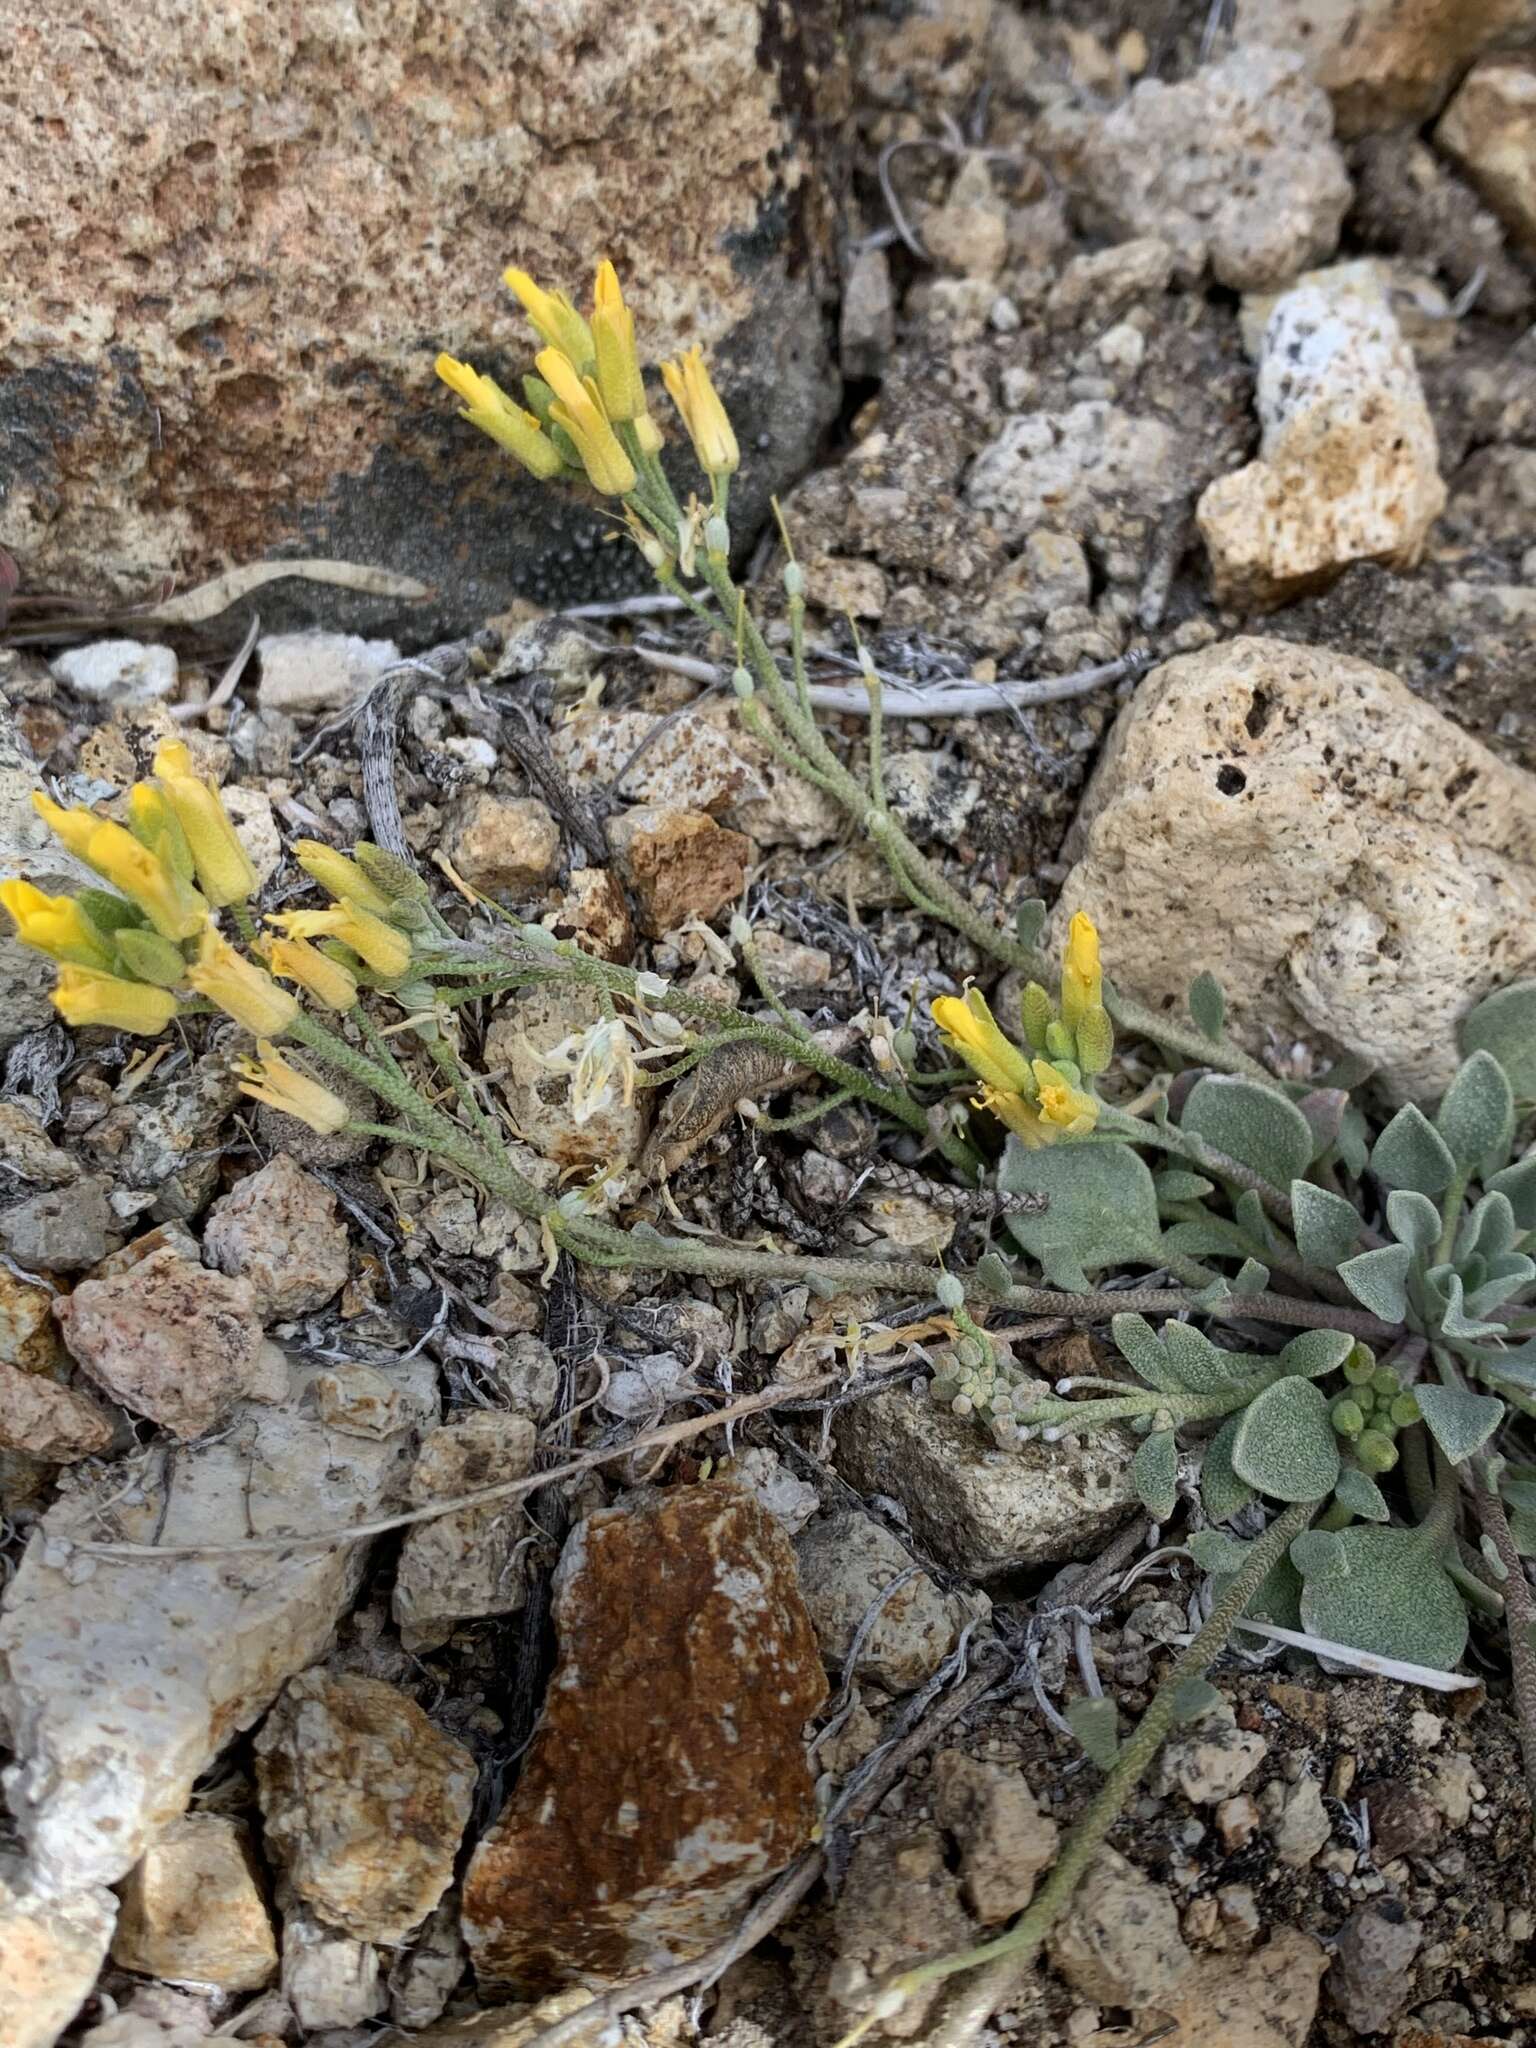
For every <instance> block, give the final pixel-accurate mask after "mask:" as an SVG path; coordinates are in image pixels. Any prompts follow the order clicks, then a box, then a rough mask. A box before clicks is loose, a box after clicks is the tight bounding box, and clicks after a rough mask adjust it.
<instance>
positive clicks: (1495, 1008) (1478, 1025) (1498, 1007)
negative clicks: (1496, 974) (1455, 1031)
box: [1459, 981, 1536, 1102]
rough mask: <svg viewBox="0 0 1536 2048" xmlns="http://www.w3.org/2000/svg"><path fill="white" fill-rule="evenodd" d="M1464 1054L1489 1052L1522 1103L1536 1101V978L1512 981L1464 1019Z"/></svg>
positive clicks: (1475, 1007) (1462, 1037)
mask: <svg viewBox="0 0 1536 2048" xmlns="http://www.w3.org/2000/svg"><path fill="white" fill-rule="evenodd" d="M1459 1036H1460V1039H1461V1049H1462V1051H1463V1052H1464V1053H1474V1052H1489V1053H1492V1055H1493V1057H1494V1058H1495V1059H1496V1060H1497V1061H1498V1063H1499V1065H1500V1066H1501V1067H1502V1068H1503V1069H1504V1072H1505V1073H1506V1074H1507V1075H1508V1077H1509V1083H1510V1086H1511V1087H1512V1088H1513V1089H1514V1091H1515V1094H1516V1095H1517V1096H1518V1097H1519V1098H1520V1100H1521V1101H1522V1102H1530V1101H1532V1100H1536V981H1515V982H1511V983H1510V985H1509V987H1508V988H1501V989H1495V991H1494V993H1493V994H1492V995H1491V996H1484V997H1483V1000H1482V1001H1481V1002H1480V1003H1478V1004H1476V1005H1475V1006H1474V1008H1472V1009H1471V1010H1469V1011H1468V1013H1467V1015H1466V1016H1465V1017H1464V1018H1463V1019H1462V1023H1461V1031H1460V1033H1459Z"/></svg>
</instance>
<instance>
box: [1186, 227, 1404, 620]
mask: <svg viewBox="0 0 1536 2048" xmlns="http://www.w3.org/2000/svg"><path fill="white" fill-rule="evenodd" d="M1258 411H1259V418H1260V421H1261V422H1262V426H1263V436H1262V439H1261V441H1260V445H1259V456H1258V459H1257V461H1254V462H1250V463H1248V464H1246V465H1245V466H1244V467H1243V468H1242V469H1239V470H1235V471H1233V473H1232V474H1231V475H1230V476H1224V477H1218V478H1217V480H1216V482H1215V483H1213V484H1211V485H1209V486H1208V487H1207V489H1206V490H1205V492H1204V493H1203V494H1202V496H1201V499H1200V503H1199V506H1198V507H1197V511H1196V517H1197V520H1198V523H1199V527H1200V532H1201V536H1202V538H1203V539H1204V541H1205V545H1206V548H1207V549H1208V551H1209V553H1210V558H1211V583H1212V588H1213V591H1214V593H1215V596H1216V599H1217V602H1218V603H1220V604H1224V605H1229V606H1233V607H1256V608H1260V609H1263V608H1266V607H1269V606H1273V605H1278V604H1284V603H1285V602H1286V601H1287V600H1288V599H1290V598H1293V597H1296V596H1298V595H1300V594H1301V593H1303V592H1305V591H1308V590H1315V589H1318V588H1320V587H1321V586H1323V585H1325V584H1327V583H1329V582H1331V581H1332V579H1333V578H1334V577H1335V576H1337V575H1338V574H1339V573H1340V572H1341V571H1342V570H1344V569H1347V568H1348V567H1349V565H1350V564H1351V563H1352V562H1380V563H1383V564H1385V565H1386V566H1388V567H1389V568H1398V569H1402V568H1410V567H1412V565H1413V564H1414V563H1415V562H1416V561H1417V560H1418V559H1419V556H1420V555H1421V554H1422V553H1423V550H1424V543H1425V540H1426V538H1427V537H1428V534H1429V529H1430V527H1431V526H1432V525H1433V524H1434V522H1435V520H1436V519H1437V518H1438V517H1439V515H1440V513H1441V512H1442V511H1443V510H1444V507H1445V485H1444V484H1443V483H1442V482H1441V479H1440V468H1439V448H1438V444H1437V442H1436V439H1435V429H1434V423H1433V421H1432V420H1431V419H1430V416H1429V408H1428V407H1427V405H1426V404H1425V402H1424V393H1423V389H1422V387H1421V386H1420V383H1419V373H1418V370H1417V367H1416V366H1415V363H1414V360H1413V352H1412V350H1411V349H1410V348H1409V347H1408V345H1407V343H1406V342H1405V341H1404V340H1403V337H1402V333H1401V331H1400V330H1399V328H1398V324H1397V320H1396V317H1395V315H1394V314H1393V311H1392V307H1391V302H1390V300H1389V299H1388V297H1387V293H1386V290H1385V288H1384V286H1383V282H1382V277H1381V274H1380V272H1379V270H1378V269H1377V267H1376V266H1375V265H1374V264H1371V263H1341V264H1337V265H1335V266H1334V268H1333V269H1331V270H1325V271H1319V272H1317V273H1315V274H1314V275H1313V276H1311V277H1309V278H1306V279H1304V280H1303V281H1302V282H1301V283H1300V284H1298V285H1297V286H1296V287H1295V288H1294V289H1293V290H1291V291H1288V292H1285V293H1283V294H1282V295H1281V297H1280V298H1279V299H1277V300H1276V302H1275V306H1274V310H1273V311H1272V312H1271V314H1270V316H1269V321H1268V324H1267V326H1266V327H1265V330H1264V343H1263V355H1262V358H1261V361H1260V364H1259V378H1258Z"/></svg>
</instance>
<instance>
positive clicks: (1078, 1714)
mask: <svg viewBox="0 0 1536 2048" xmlns="http://www.w3.org/2000/svg"><path fill="white" fill-rule="evenodd" d="M1067 1726H1068V1727H1069V1728H1070V1729H1071V1730H1072V1733H1073V1734H1074V1735H1075V1736H1076V1737H1077V1739H1078V1741H1079V1742H1080V1743H1081V1744H1082V1746H1083V1754H1084V1755H1085V1756H1086V1757H1087V1759H1088V1761H1089V1762H1090V1763H1093V1764H1097V1765H1098V1767H1099V1769H1100V1770H1101V1771H1107V1770H1109V1769H1110V1768H1111V1766H1112V1765H1113V1763H1114V1761H1115V1758H1116V1757H1117V1756H1118V1755H1119V1753H1120V1716H1119V1714H1118V1712H1117V1711H1116V1708H1115V1703H1114V1701H1113V1700H1112V1699H1092V1698H1090V1697H1089V1696H1088V1695H1087V1694H1086V1693H1085V1694H1084V1695H1083V1696H1082V1697H1081V1698H1080V1699H1075V1700H1073V1701H1072V1702H1071V1704H1070V1705H1069V1706H1068V1708H1067Z"/></svg>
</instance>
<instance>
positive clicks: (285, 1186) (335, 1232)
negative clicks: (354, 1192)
mask: <svg viewBox="0 0 1536 2048" xmlns="http://www.w3.org/2000/svg"><path fill="white" fill-rule="evenodd" d="M203 1256H204V1258H205V1259H206V1260H207V1262H208V1263H209V1264H210V1265H211V1266H216V1267H217V1268H218V1270H219V1271H220V1272H221V1273H227V1274H231V1275H233V1276H235V1277H236V1278H239V1279H242V1280H244V1281H246V1282H247V1283H248V1284H249V1286H250V1288H251V1291H252V1293H253V1295H254V1296H255V1300H256V1308H257V1312H258V1314H260V1316H261V1317H262V1319H263V1320H264V1321H266V1322H272V1321H275V1320H279V1319H282V1318H286V1317H289V1316H297V1315H302V1314H304V1313H305V1312H306V1311H307V1310H310V1309H318V1308H323V1307H324V1306H325V1304H326V1303H327V1302H328V1301H329V1300H330V1298H331V1296H332V1295H333V1294H336V1293H338V1292H339V1291H340V1290H341V1289H342V1288H343V1287H344V1286H345V1285H346V1282H347V1272H348V1238H347V1226H346V1224H345V1223H344V1222H342V1221H341V1220H340V1218H339V1216H338V1214H337V1205H336V1197H335V1195H334V1194H333V1193H332V1191H331V1190H330V1189H329V1188H328V1187H327V1186H326V1185H325V1182H324V1181H321V1180H317V1179H316V1178H315V1176H314V1175H313V1174H312V1173H306V1172H305V1171H304V1170H303V1168H302V1167H300V1166H296V1165H295V1164H294V1162H293V1161H292V1160H291V1159H290V1158H289V1157H288V1155H287V1154H286V1153H283V1152H279V1153H277V1154H275V1155H274V1157H273V1158H272V1159H270V1160H269V1161H268V1163H267V1164H266V1165H265V1166H263V1167H261V1168H260V1169H258V1171H257V1172H255V1173H250V1174H247V1175H246V1177H245V1178H244V1180H242V1181H239V1182H237V1183H236V1185H235V1187H234V1188H233V1189H232V1190H231V1192H230V1193H229V1194H227V1195H225V1196H223V1197H222V1198H221V1199H220V1200H219V1201H217V1202H215V1203H214V1205H213V1208H212V1210H211V1211H210V1212H209V1216H208V1224H207V1228H206V1229H205V1230H204V1232H203Z"/></svg>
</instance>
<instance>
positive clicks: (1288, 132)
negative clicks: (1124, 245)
mask: <svg viewBox="0 0 1536 2048" xmlns="http://www.w3.org/2000/svg"><path fill="white" fill-rule="evenodd" d="M1033 147H1034V148H1035V149H1036V151H1037V152H1038V153H1040V154H1041V155H1042V156H1043V158H1044V159H1045V161H1046V162H1047V163H1048V164H1049V165H1050V166H1051V168H1052V169H1053V170H1054V171H1055V172H1056V174H1057V175H1058V176H1059V177H1060V178H1061V179H1062V181H1063V183H1064V184H1065V185H1066V186H1067V188H1068V190H1069V191H1071V192H1072V194H1073V197H1074V198H1075V199H1076V200H1077V202H1078V204H1079V206H1080V207H1081V209H1082V210H1083V211H1084V213H1085V214H1086V216H1087V217H1088V219H1089V221H1090V223H1091V224H1092V225H1093V226H1094V227H1096V228H1098V229H1099V230H1101V231H1103V232H1105V233H1107V234H1108V235H1109V236H1111V237H1112V238H1113V239H1115V240H1118V241H1125V240H1127V239H1129V238H1130V237H1132V236H1157V237H1160V238H1161V239H1162V240H1163V241H1165V242H1167V243H1169V244H1170V245H1171V247H1172V249H1173V251H1174V255H1175V259H1176V262H1177V265H1178V269H1179V272H1180V273H1181V275H1182V276H1183V277H1184V278H1185V279H1186V280H1193V279H1194V278H1197V277H1198V276H1199V275H1200V273H1201V272H1202V271H1203V270H1204V269H1205V267H1206V265H1207V263H1209V265H1210V268H1211V270H1212V271H1213V272H1214V273H1215V276H1216V279H1217V282H1218V283H1220V284H1225V285H1231V286H1232V287H1234V289H1236V290H1238V291H1251V290H1254V289H1255V288H1262V287H1264V286H1273V285H1277V284H1283V283H1284V282H1285V281H1286V279H1287V278H1291V277H1294V276H1295V275H1296V273H1297V271H1299V270H1305V269H1306V268H1307V266H1308V264H1312V263H1318V262H1321V261H1322V260H1323V259H1324V258H1326V257H1328V256H1330V255H1332V253H1333V251H1334V249H1335V248H1336V246H1337V244H1338V238H1339V227H1340V224H1341V222H1342V221H1343V219H1344V214H1345V210H1346V208H1347V207H1348V205H1349V200H1350V183H1349V177H1348V174H1347V173H1346V171H1345V168H1344V160H1343V158H1342V157H1341V156H1340V154H1339V152H1338V150H1337V149H1336V148H1335V146H1334V142H1333V113H1332V109H1331V108H1330V106H1329V104H1328V99H1327V95H1326V94H1325V93H1323V92H1321V91H1320V90H1319V89H1318V87H1317V86H1315V85H1313V84H1312V83H1311V82H1310V80H1309V79H1308V78H1307V76H1306V73H1305V69H1304V67H1303V64H1302V61H1301V59H1300V58H1299V57H1297V56H1293V55H1291V54H1290V53H1289V52H1284V51H1280V50H1266V49H1261V48H1255V47H1252V46H1250V47H1249V48H1246V49H1242V50H1235V51H1233V53H1232V54H1231V55H1230V56H1228V57H1226V58H1224V59H1223V60H1222V61H1221V62H1220V63H1219V64H1208V65H1206V66H1204V67H1203V68H1202V69H1201V70H1200V71H1198V72H1196V73H1195V75H1194V76H1193V77H1192V78H1188V79H1184V80H1181V81H1180V82H1179V83H1178V84H1176V85H1165V84H1164V83H1163V82H1162V80H1161V79H1156V78H1145V79H1143V80H1142V81H1141V82H1140V84H1138V85H1137V86H1135V87H1134V88H1133V90H1132V91H1131V93H1130V96H1129V97H1128V98H1127V99H1124V100H1122V101H1121V102H1120V104H1119V105H1118V106H1117V107H1115V108H1114V109H1113V110H1112V111H1111V112H1110V113H1108V114H1100V113H1097V112H1090V111H1085V110H1083V109H1080V108H1078V107H1076V106H1068V105H1063V106H1058V107H1053V108H1051V109H1049V110H1048V111H1047V113H1046V114H1045V116H1044V117H1043V119H1042V120H1041V122H1040V124H1039V126H1038V128H1037V130H1036V133H1035V137H1034V139H1033Z"/></svg>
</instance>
